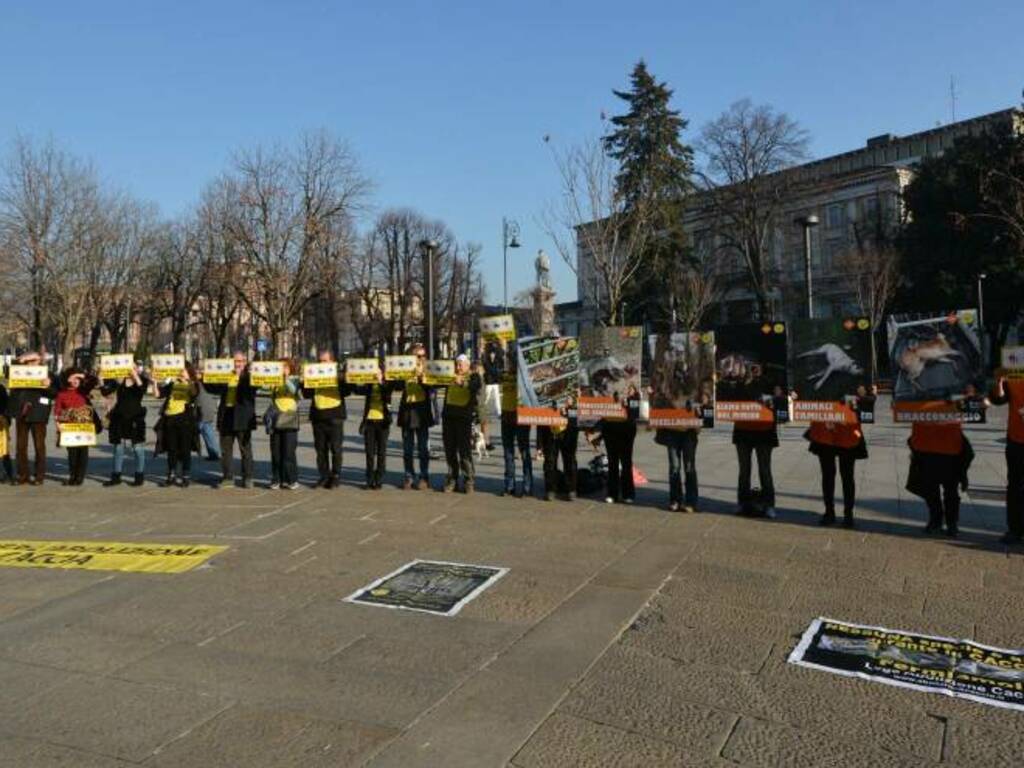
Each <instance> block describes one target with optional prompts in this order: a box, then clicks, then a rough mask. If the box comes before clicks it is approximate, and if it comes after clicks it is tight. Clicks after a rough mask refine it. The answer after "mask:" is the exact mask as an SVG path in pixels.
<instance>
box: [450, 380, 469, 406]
mask: <svg viewBox="0 0 1024 768" xmlns="http://www.w3.org/2000/svg"><path fill="white" fill-rule="evenodd" d="M445 403H447V404H448V405H456V406H463V405H469V387H467V386H464V385H463V386H459V385H458V384H449V385H448V395H447V396H446V397H445Z"/></svg>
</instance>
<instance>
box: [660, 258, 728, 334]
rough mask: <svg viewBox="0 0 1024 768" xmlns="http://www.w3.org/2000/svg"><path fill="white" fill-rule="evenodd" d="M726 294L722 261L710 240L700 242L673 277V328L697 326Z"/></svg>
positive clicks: (671, 287) (670, 295)
mask: <svg viewBox="0 0 1024 768" xmlns="http://www.w3.org/2000/svg"><path fill="white" fill-rule="evenodd" d="M721 294H722V280H721V278H720V276H719V270H718V265H717V264H716V263H715V260H714V258H713V254H712V251H711V249H710V248H709V247H707V243H697V244H695V246H694V247H693V249H692V250H691V253H690V258H688V259H685V260H682V261H681V262H680V264H679V271H678V273H677V274H676V275H674V276H672V278H671V279H670V280H669V299H670V301H671V302H672V325H673V330H675V329H676V328H683V329H686V330H697V329H699V328H700V327H701V325H702V323H703V322H704V316H705V315H706V314H707V311H708V309H710V308H711V306H712V305H714V304H715V303H717V302H718V300H719V299H720V298H721Z"/></svg>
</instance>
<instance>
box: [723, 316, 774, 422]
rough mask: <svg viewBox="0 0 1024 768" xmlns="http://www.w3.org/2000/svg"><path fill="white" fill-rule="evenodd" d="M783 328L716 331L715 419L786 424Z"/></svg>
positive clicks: (748, 325) (759, 325) (766, 325)
mask: <svg viewBox="0 0 1024 768" xmlns="http://www.w3.org/2000/svg"><path fill="white" fill-rule="evenodd" d="M786 362H787V360H786V324H785V323H782V322H771V323H744V324H741V325H727V326H724V327H721V328H718V329H717V330H716V331H715V372H716V378H717V381H716V384H715V419H717V420H718V421H761V422H771V421H776V420H778V421H785V420H786V418H787V416H788V415H787V412H786V402H787V392H788V390H787V382H788V379H787V374H786Z"/></svg>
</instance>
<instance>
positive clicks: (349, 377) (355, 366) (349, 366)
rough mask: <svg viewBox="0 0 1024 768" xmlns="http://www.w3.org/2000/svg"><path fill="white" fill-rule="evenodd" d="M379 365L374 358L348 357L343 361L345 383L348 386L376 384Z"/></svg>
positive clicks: (378, 375)
mask: <svg viewBox="0 0 1024 768" xmlns="http://www.w3.org/2000/svg"><path fill="white" fill-rule="evenodd" d="M379 380H380V363H378V362H377V358H375V357H350V358H349V359H348V360H346V361H345V381H347V382H348V383H349V384H376V383H377V382H378V381H379Z"/></svg>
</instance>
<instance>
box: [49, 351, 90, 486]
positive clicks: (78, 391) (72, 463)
mask: <svg viewBox="0 0 1024 768" xmlns="http://www.w3.org/2000/svg"><path fill="white" fill-rule="evenodd" d="M97 383H98V380H97V379H96V377H95V376H92V375H89V374H87V373H86V372H85V371H83V370H82V369H81V368H74V367H72V368H68V369H67V370H65V371H64V373H63V374H62V376H61V388H60V392H58V393H57V397H56V399H55V400H54V401H53V416H54V419H56V421H57V431H58V433H60V431H61V430H62V429H65V428H66V426H65V425H67V427H68V431H69V432H70V431H71V428H70V427H71V425H87V426H89V427H91V428H92V430H93V435H94V436H95V433H96V422H97V421H98V420H97V419H96V411H94V410H93V407H92V390H93V388H94V387H95V386H96V384H97ZM67 452H68V478H67V480H65V481H64V485H81V484H82V483H83V482H85V475H86V472H87V471H88V468H89V446H88V445H76V446H70V445H69V446H68V448H67Z"/></svg>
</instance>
